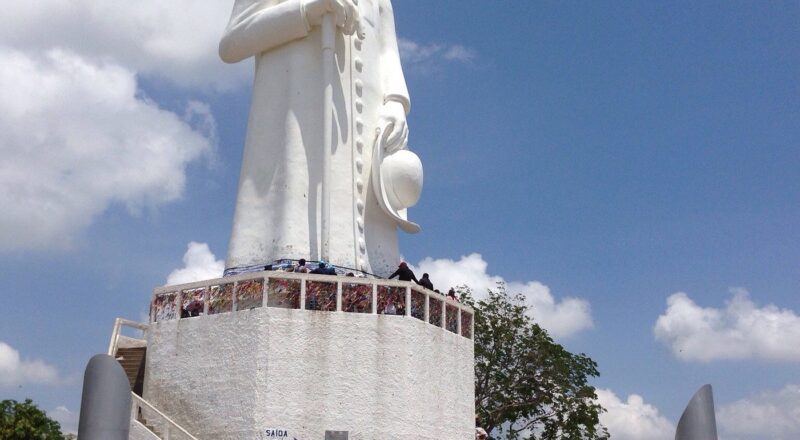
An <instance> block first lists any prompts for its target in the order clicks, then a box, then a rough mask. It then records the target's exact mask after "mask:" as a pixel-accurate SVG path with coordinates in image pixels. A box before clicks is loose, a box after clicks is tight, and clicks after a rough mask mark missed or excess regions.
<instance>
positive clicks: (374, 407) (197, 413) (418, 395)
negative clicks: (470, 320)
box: [144, 308, 475, 440]
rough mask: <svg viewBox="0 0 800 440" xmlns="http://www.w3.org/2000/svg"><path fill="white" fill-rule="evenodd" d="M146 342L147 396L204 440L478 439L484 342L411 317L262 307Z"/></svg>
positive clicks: (185, 324) (155, 333)
mask: <svg viewBox="0 0 800 440" xmlns="http://www.w3.org/2000/svg"><path fill="white" fill-rule="evenodd" d="M147 339H148V352H147V370H146V377H145V386H144V398H145V399H146V400H148V401H149V402H151V403H152V404H153V405H154V406H155V407H157V408H159V409H160V410H162V411H163V412H164V413H165V414H167V415H168V416H169V417H170V418H172V419H173V420H174V421H175V422H177V423H178V424H179V425H181V426H183V427H184V428H186V429H187V430H188V431H189V432H190V433H192V434H193V435H195V436H197V437H198V438H200V439H219V440H225V439H237V440H239V439H241V440H244V439H247V440H252V439H270V438H287V439H296V440H312V439H314V440H316V439H320V440H321V439H324V438H325V432H326V431H329V430H330V431H348V432H349V439H350V440H373V439H374V440H378V439H380V440H386V439H430V440H449V439H453V440H456V439H459V440H468V439H470V440H471V439H473V438H474V436H475V432H474V414H475V409H474V353H473V341H471V340H470V339H467V338H463V337H461V336H458V335H456V334H453V333H450V332H448V331H446V330H443V329H441V328H439V327H435V326H432V325H430V324H426V323H424V322H422V321H419V320H417V319H414V318H412V317H402V316H386V315H370V314H364V315H361V314H355V313H343V312H314V311H304V310H285V309H274V308H258V309H254V310H246V311H240V312H233V313H225V314H220V315H213V316H201V317H196V318H189V319H182V320H177V321H164V322H158V323H153V324H152V325H151V326H150V328H149V329H148V331H147ZM283 433H285V434H286V436H284V437H281V435H283Z"/></svg>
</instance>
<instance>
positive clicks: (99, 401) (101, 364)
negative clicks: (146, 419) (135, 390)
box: [78, 354, 131, 440]
mask: <svg viewBox="0 0 800 440" xmlns="http://www.w3.org/2000/svg"><path fill="white" fill-rule="evenodd" d="M130 421H131V387H130V383H129V382H128V376H126V375H125V370H123V369H122V366H121V365H120V364H119V362H117V361H116V360H115V359H114V358H113V357H111V356H108V355H105V354H98V355H96V356H94V357H93V358H92V359H91V360H90V361H89V364H88V365H87V366H86V373H85V374H84V376H83V397H82V398H81V416H80V420H79V422H78V438H80V439H81V440H128V434H129V432H130Z"/></svg>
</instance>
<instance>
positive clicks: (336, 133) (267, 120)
mask: <svg viewBox="0 0 800 440" xmlns="http://www.w3.org/2000/svg"><path fill="white" fill-rule="evenodd" d="M333 23H335V27H334V24H333ZM323 29H326V30H325V31H323ZM334 30H335V33H334ZM324 47H325V48H327V51H326V50H325V49H324ZM324 54H327V55H328V59H329V61H324V56H323V55H324ZM220 56H221V57H222V59H223V60H224V61H225V62H229V63H235V62H239V61H241V60H243V59H245V58H249V57H255V69H256V70H255V80H254V85H253V99H252V106H251V109H250V119H249V121H248V128H247V137H246V140H245V149H244V158H243V161H242V170H241V177H240V181H239V194H238V197H237V201H236V214H235V216H234V222H233V232H232V234H231V241H230V245H229V249H228V258H227V261H226V268H228V269H231V268H235V267H242V266H248V265H255V264H265V263H270V262H272V261H274V260H277V259H284V258H293V259H299V258H310V259H315V258H316V259H326V260H328V261H329V262H330V263H332V264H335V265H339V266H344V267H350V268H355V269H358V270H362V271H365V272H371V273H376V274H382V275H385V274H388V273H390V272H391V270H392V268H394V267H395V266H396V265H397V262H398V259H399V251H398V247H397V227H398V226H400V227H401V228H402V229H403V230H405V231H407V232H412V233H413V232H417V231H418V230H419V226H417V225H416V224H414V223H411V222H409V221H408V220H407V218H406V208H408V207H410V206H413V205H414V204H415V203H416V202H417V200H418V198H419V194H420V192H421V189H422V165H421V163H420V161H419V159H418V158H417V156H416V155H414V154H413V153H412V152H410V151H408V149H407V147H406V144H407V139H408V127H407V125H406V115H407V114H408V111H409V109H410V100H409V96H408V90H407V88H406V83H405V79H404V77H403V71H402V69H401V66H400V57H399V53H398V48H397V38H396V35H395V26H394V16H393V12H392V4H391V2H390V0H236V1H235V4H234V7H233V13H232V15H231V20H230V23H229V24H228V27H227V29H226V31H225V35H224V36H223V38H222V41H221V42H220ZM326 63H327V64H326ZM326 66H328V67H326ZM326 69H328V73H325V71H326ZM329 76H332V77H329ZM326 86H328V87H326ZM331 86H332V87H331ZM326 102H327V104H324V103H326ZM326 109H330V110H329V111H328V110H326ZM326 116H327V118H326ZM327 121H331V123H330V124H329V125H327V126H326V124H325V122H327ZM326 128H328V130H327V131H326ZM325 133H330V136H327V137H326V136H325Z"/></svg>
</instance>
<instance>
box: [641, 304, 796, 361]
mask: <svg viewBox="0 0 800 440" xmlns="http://www.w3.org/2000/svg"><path fill="white" fill-rule="evenodd" d="M731 293H732V297H731V299H730V300H728V301H727V302H726V303H725V307H724V308H722V309H717V308H711V307H708V308H704V307H700V306H698V305H697V304H696V303H695V302H694V301H692V299H691V298H689V296H688V295H687V294H686V293H683V292H678V293H675V294H673V295H671V296H670V297H669V298H668V299H667V310H666V312H665V313H664V314H663V315H661V316H659V317H658V320H657V321H656V324H655V328H654V333H655V337H656V339H657V340H658V341H661V342H662V343H664V344H666V345H668V346H669V347H670V348H671V349H672V353H673V354H674V355H675V356H676V357H678V358H679V359H682V360H685V361H699V362H709V361H712V360H717V359H764V360H771V361H790V362H798V361H800V316H798V315H797V314H796V313H795V312H794V311H792V310H788V309H780V308H778V307H776V306H774V305H772V304H769V305H766V306H763V307H758V306H757V305H756V304H755V303H754V302H753V301H752V300H751V299H750V297H749V295H748V293H747V291H745V290H744V289H732V290H731Z"/></svg>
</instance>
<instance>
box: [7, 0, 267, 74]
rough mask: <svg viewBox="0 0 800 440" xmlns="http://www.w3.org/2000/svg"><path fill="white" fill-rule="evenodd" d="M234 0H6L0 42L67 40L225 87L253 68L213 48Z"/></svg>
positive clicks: (49, 44) (139, 67)
mask: <svg viewBox="0 0 800 440" xmlns="http://www.w3.org/2000/svg"><path fill="white" fill-rule="evenodd" d="M232 5H233V2H231V1H207V2H197V1H192V0H172V1H167V2H164V1H159V0H137V1H135V2H126V3H125V4H124V5H121V4H120V3H117V2H98V1H94V0H37V1H34V2H9V3H8V4H6V5H4V7H3V14H2V15H0V44H6V45H10V46H14V47H16V48H17V49H19V50H22V51H27V52H33V53H36V52H43V51H47V50H50V49H53V48H67V49H69V50H71V51H73V52H75V53H77V54H79V55H81V56H83V57H85V58H90V59H94V60H110V61H113V62H114V63H116V64H119V65H122V66H124V67H125V68H127V69H130V70H135V71H137V72H140V73H145V74H154V75H158V76H160V77H163V78H166V79H169V80H171V81H172V82H173V83H174V84H176V85H180V86H212V87H215V88H218V89H225V88H229V87H232V86H236V85H241V84H245V83H246V81H244V79H246V78H247V77H248V75H249V72H250V71H251V70H252V67H251V66H250V64H249V63H240V64H241V65H240V66H238V67H232V66H228V65H225V64H223V63H222V62H221V61H220V60H219V57H218V55H217V45H218V43H219V38H220V37H221V36H222V32H223V30H224V29H225V26H226V24H227V22H228V19H229V17H230V13H231V8H232Z"/></svg>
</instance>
